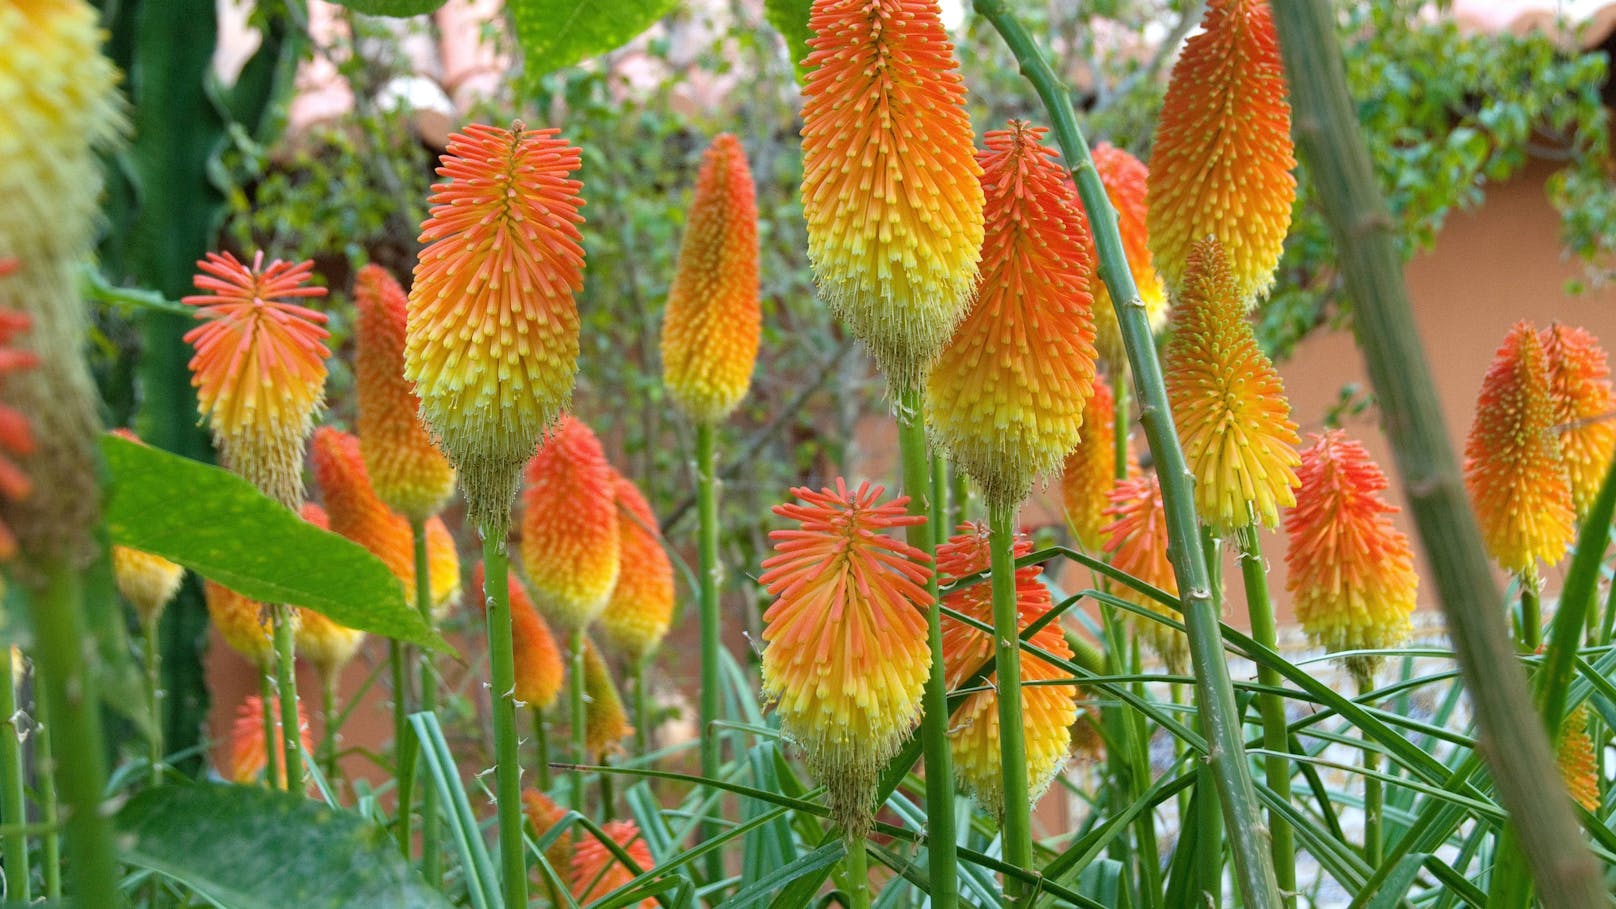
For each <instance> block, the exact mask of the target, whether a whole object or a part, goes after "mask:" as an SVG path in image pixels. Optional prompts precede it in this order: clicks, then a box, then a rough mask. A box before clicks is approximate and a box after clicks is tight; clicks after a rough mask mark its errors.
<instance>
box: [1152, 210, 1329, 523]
mask: <svg viewBox="0 0 1616 909" xmlns="http://www.w3.org/2000/svg"><path fill="white" fill-rule="evenodd" d="M1162 360H1163V363H1162V372H1163V373H1164V374H1165V375H1164V378H1165V379H1166V382H1167V400H1168V403H1169V404H1171V405H1172V408H1173V419H1174V421H1175V422H1176V423H1177V424H1178V437H1179V439H1180V441H1181V442H1182V443H1183V445H1184V458H1185V460H1186V461H1188V462H1189V468H1190V472H1191V473H1193V474H1194V475H1195V504H1196V507H1197V509H1198V510H1199V511H1200V513H1201V519H1202V520H1204V521H1205V522H1206V523H1207V524H1208V525H1210V526H1211V527H1214V528H1216V529H1218V530H1220V531H1229V530H1234V529H1236V528H1240V527H1246V526H1249V525H1251V524H1253V523H1261V524H1263V525H1264V526H1266V527H1277V526H1278V525H1279V509H1281V508H1289V507H1290V506H1291V505H1293V504H1295V503H1296V496H1295V493H1294V489H1295V487H1296V470H1295V468H1296V465H1297V464H1298V463H1300V456H1299V455H1298V454H1297V453H1296V446H1297V445H1298V444H1299V442H1300V440H1299V439H1298V438H1297V437H1296V424H1295V423H1293V422H1291V418H1290V410H1291V406H1290V402H1288V401H1286V400H1285V386H1284V384H1283V383H1282V382H1281V381H1280V378H1279V372H1278V371H1277V370H1275V369H1274V364H1273V362H1272V361H1271V360H1269V359H1268V356H1267V355H1266V354H1264V353H1263V352H1262V349H1261V348H1259V347H1258V346H1257V336H1256V334H1255V333H1254V332H1253V331H1252V328H1251V323H1250V322H1249V321H1247V319H1246V314H1245V307H1244V304H1243V303H1242V302H1241V301H1240V297H1239V295H1238V291H1237V289H1236V287H1235V284H1234V278H1233V276H1232V275H1231V274H1230V273H1229V269H1228V266H1227V264H1226V260H1225V259H1224V256H1223V250H1222V248H1221V247H1220V246H1219V245H1218V244H1217V242H1216V241H1214V240H1204V241H1202V242H1200V243H1197V244H1196V245H1195V248H1194V249H1193V250H1191V252H1190V256H1189V268H1188V271H1187V272H1186V274H1185V278H1184V285H1183V287H1182V288H1181V290H1180V292H1179V297H1178V301H1177V305H1176V306H1174V307H1173V333H1172V338H1171V340H1169V341H1168V343H1167V349H1166V351H1165V352H1164V353H1163V355H1162Z"/></svg>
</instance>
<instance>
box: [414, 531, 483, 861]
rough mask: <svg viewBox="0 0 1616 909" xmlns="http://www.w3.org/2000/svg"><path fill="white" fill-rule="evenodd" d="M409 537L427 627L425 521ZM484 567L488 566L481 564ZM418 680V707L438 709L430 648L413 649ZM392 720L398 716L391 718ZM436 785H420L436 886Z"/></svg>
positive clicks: (426, 856)
mask: <svg viewBox="0 0 1616 909" xmlns="http://www.w3.org/2000/svg"><path fill="white" fill-rule="evenodd" d="M410 536H411V538H412V540H413V541H414V543H415V608H416V610H417V611H418V612H420V613H421V618H422V619H424V620H425V621H426V624H427V626H428V627H435V626H436V622H435V621H434V618H433V615H432V560H431V559H430V558H428V557H427V548H426V522H425V521H424V520H422V519H420V518H411V519H410ZM483 570H484V571H486V570H487V566H486V565H485V566H483ZM413 653H414V654H415V659H416V661H417V662H418V664H419V665H418V667H417V668H418V669H419V670H420V681H421V709H422V710H424V711H426V712H428V713H435V712H437V709H438V676H437V672H436V671H435V670H434V667H433V665H432V651H430V650H428V649H426V648H424V647H423V648H419V649H414V650H413ZM394 720H395V722H396V720H397V718H396V717H395V718H394ZM438 839H439V827H438V787H436V786H422V787H421V876H422V877H423V878H425V879H426V882H427V883H428V884H431V885H432V886H434V887H436V886H438V884H439V883H440V882H441V881H442V880H443V850H442V848H441V847H440V846H439V845H438Z"/></svg>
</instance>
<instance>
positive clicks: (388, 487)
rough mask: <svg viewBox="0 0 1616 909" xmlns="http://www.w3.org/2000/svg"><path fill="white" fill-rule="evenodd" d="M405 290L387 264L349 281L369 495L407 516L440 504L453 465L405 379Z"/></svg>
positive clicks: (449, 489)
mask: <svg viewBox="0 0 1616 909" xmlns="http://www.w3.org/2000/svg"><path fill="white" fill-rule="evenodd" d="M407 308H408V307H407V304H406V303H405V297H404V289H403V288H402V287H399V286H398V282H397V281H395V280H393V276H392V275H390V274H388V273H387V269H385V268H382V267H381V266H380V265H366V266H365V267H364V268H361V269H360V270H359V275H358V276H357V277H356V278H355V279H354V311H355V317H354V387H355V389H356V391H357V393H358V394H357V399H358V411H359V415H358V420H357V424H358V430H359V450H360V452H361V453H362V454H363V455H364V457H365V469H366V470H367V471H368V472H369V473H370V481H371V484H372V485H373V486H374V487H375V489H376V497H377V498H379V499H381V500H382V501H383V502H386V503H387V506H388V507H389V508H392V509H393V510H394V511H397V512H398V513H399V514H402V515H403V516H404V517H406V518H409V519H410V520H412V521H424V520H426V519H427V518H428V517H430V516H432V515H434V514H437V513H438V511H439V510H440V509H442V508H443V505H444V503H445V502H447V501H448V500H449V496H450V495H451V494H453V492H454V481H455V474H454V468H453V467H450V466H449V461H448V459H447V458H445V457H444V456H443V452H441V451H439V450H438V447H437V446H436V445H434V444H432V437H431V436H430V435H429V434H428V433H427V431H426V427H425V426H424V425H422V423H421V399H420V398H418V397H416V396H415V389H414V388H412V387H411V386H410V383H409V380H407V379H405V378H404V320H405V312H406V310H407Z"/></svg>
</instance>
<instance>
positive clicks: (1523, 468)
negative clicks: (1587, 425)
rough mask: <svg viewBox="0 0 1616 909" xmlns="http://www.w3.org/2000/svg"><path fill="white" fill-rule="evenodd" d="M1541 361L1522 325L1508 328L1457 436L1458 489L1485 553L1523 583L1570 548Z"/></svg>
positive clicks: (1565, 484)
mask: <svg viewBox="0 0 1616 909" xmlns="http://www.w3.org/2000/svg"><path fill="white" fill-rule="evenodd" d="M1546 360H1547V358H1546V357H1545V355H1544V352H1543V344H1542V342H1540V341H1539V340H1538V334H1537V331H1536V330H1535V329H1534V328H1533V327H1532V324H1531V323H1530V322H1525V321H1522V322H1517V323H1516V324H1515V326H1514V327H1513V328H1511V329H1510V332H1509V336H1508V337H1506V338H1505V339H1504V343H1503V345H1502V346H1500V347H1499V348H1498V352H1497V354H1495V355H1494V357H1493V362H1492V365H1491V366H1489V367H1488V368H1487V374H1486V376H1485V377H1483V378H1482V380H1481V394H1480V396H1479V397H1478V398H1477V400H1476V418H1475V421H1474V422H1472V423H1471V424H1470V435H1469V437H1468V438H1467V439H1466V440H1465V470H1464V473H1465V489H1466V491H1467V492H1469V494H1470V504H1471V507H1473V508H1474V509H1475V511H1476V522H1477V523H1478V524H1480V525H1481V535H1482V539H1483V540H1484V541H1485V542H1486V544H1487V550H1488V551H1489V552H1490V553H1492V556H1493V558H1495V559H1497V560H1498V563H1499V564H1500V565H1502V566H1503V567H1504V569H1505V570H1507V571H1511V572H1514V573H1515V574H1518V575H1520V576H1522V577H1523V578H1526V579H1528V580H1531V579H1534V578H1536V576H1537V563H1538V561H1539V560H1541V561H1544V562H1547V563H1548V564H1551V565H1552V564H1554V563H1555V562H1558V561H1560V558H1561V557H1562V556H1564V555H1565V551H1566V547H1567V546H1569V545H1571V538H1572V535H1573V533H1574V527H1573V525H1574V522H1575V519H1576V513H1575V511H1574V510H1573V508H1572V499H1571V478H1570V475H1569V474H1568V473H1567V472H1566V465H1565V461H1564V460H1563V459H1562V456H1561V452H1560V440H1559V438H1558V436H1557V435H1556V433H1555V431H1554V400H1553V395H1552V392H1551V390H1550V387H1549V373H1548V364H1547V362H1546Z"/></svg>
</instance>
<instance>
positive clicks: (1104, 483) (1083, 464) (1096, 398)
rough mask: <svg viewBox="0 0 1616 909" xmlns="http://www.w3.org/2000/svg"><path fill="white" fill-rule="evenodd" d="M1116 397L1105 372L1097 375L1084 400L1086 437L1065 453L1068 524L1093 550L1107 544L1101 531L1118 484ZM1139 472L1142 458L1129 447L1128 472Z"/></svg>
mask: <svg viewBox="0 0 1616 909" xmlns="http://www.w3.org/2000/svg"><path fill="white" fill-rule="evenodd" d="M1116 434H1117V424H1116V399H1115V398H1114V397H1112V395H1111V386H1110V384H1108V383H1107V382H1106V380H1105V377H1104V376H1096V377H1095V380H1094V394H1091V395H1089V397H1088V400H1086V401H1084V402H1083V441H1082V442H1081V443H1079V444H1078V446H1077V447H1076V448H1074V449H1072V453H1071V454H1069V455H1067V456H1066V464H1065V466H1064V467H1062V469H1061V503H1062V506H1063V507H1064V509H1065V512H1066V527H1067V528H1068V529H1069V530H1071V532H1072V536H1073V537H1075V538H1077V541H1078V542H1079V543H1082V544H1083V545H1084V546H1085V547H1087V548H1089V549H1091V550H1098V549H1099V548H1100V547H1101V546H1103V545H1104V544H1105V536H1104V534H1102V533H1101V530H1102V528H1104V527H1105V525H1106V523H1107V521H1106V517H1105V509H1106V507H1107V506H1108V505H1110V504H1111V488H1112V487H1114V486H1116V485H1117V452H1116ZM1138 472H1139V459H1138V458H1137V457H1135V455H1134V452H1133V447H1132V446H1131V445H1130V446H1129V449H1128V475H1129V476H1132V475H1133V474H1136V473H1138Z"/></svg>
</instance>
